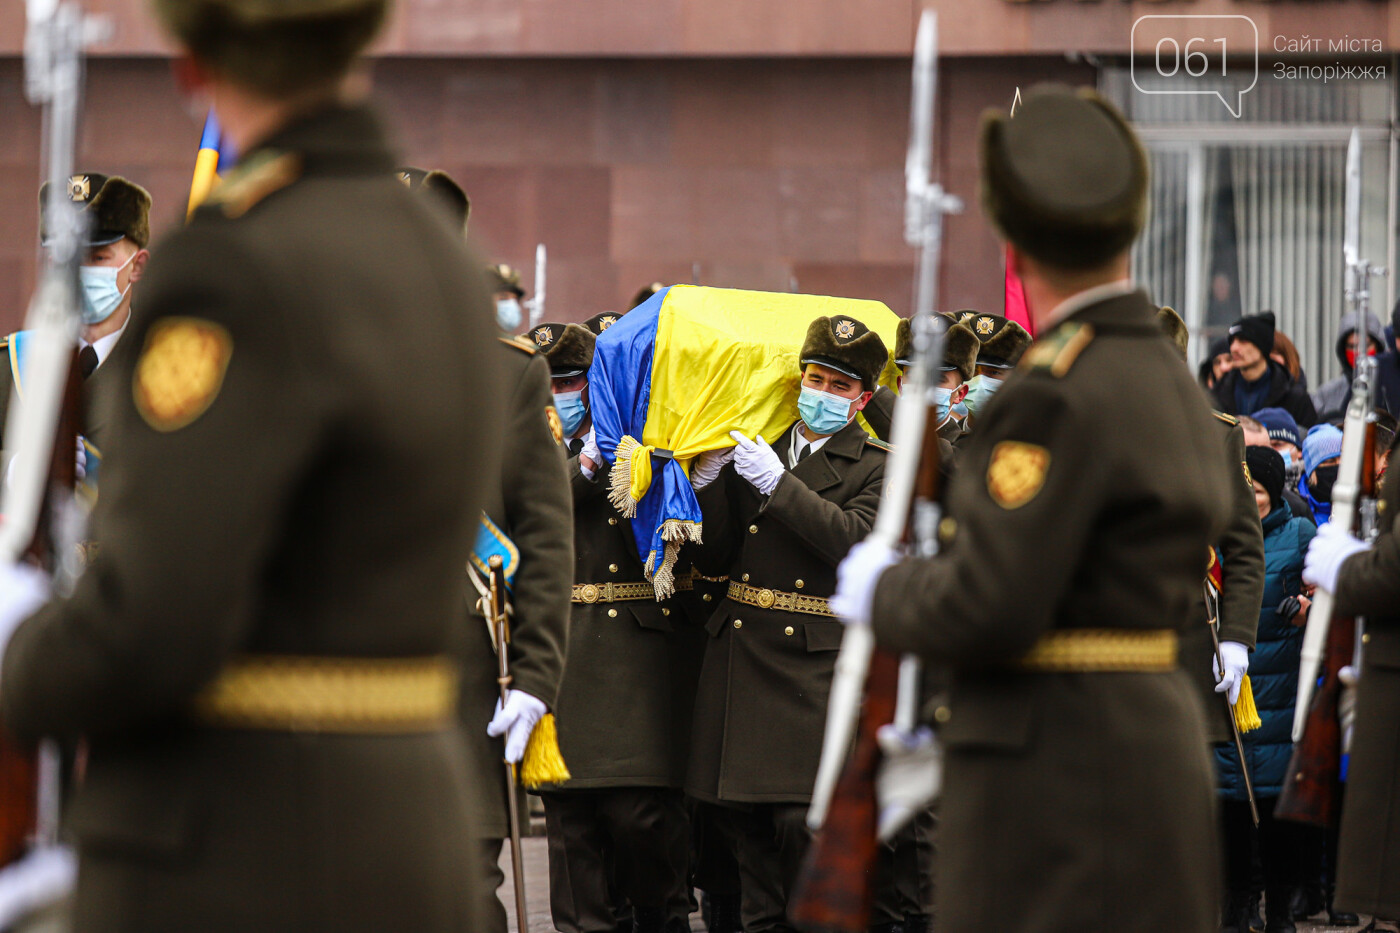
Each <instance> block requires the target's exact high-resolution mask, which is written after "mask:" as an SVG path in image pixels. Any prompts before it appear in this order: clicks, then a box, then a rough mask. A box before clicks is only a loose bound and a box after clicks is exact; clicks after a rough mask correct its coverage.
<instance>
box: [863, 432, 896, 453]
mask: <svg viewBox="0 0 1400 933" xmlns="http://www.w3.org/2000/svg"><path fill="white" fill-rule="evenodd" d="M865 443H867V444H869V445H870V446H871V447H874V448H875V449H876V450H883V451H885V452H886V453H889V452H890V451H892V450H894V445H893V444H891V443H890V442H889V441H882V440H880V439H879V438H878V437H871V436H870V435H869V434H867V435H865Z"/></svg>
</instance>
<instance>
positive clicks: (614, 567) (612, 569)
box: [608, 564, 617, 573]
mask: <svg viewBox="0 0 1400 933" xmlns="http://www.w3.org/2000/svg"><path fill="white" fill-rule="evenodd" d="M608 573H617V564H608Z"/></svg>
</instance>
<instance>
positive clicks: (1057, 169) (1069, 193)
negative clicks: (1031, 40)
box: [979, 85, 1148, 270]
mask: <svg viewBox="0 0 1400 933" xmlns="http://www.w3.org/2000/svg"><path fill="white" fill-rule="evenodd" d="M979 149H980V156H981V159H980V161H981V176H982V177H981V199H982V210H983V212H984V213H985V214H986V215H987V217H988V219H989V220H991V222H992V224H993V225H994V226H995V227H996V228H997V230H998V231H999V232H1000V233H1001V235H1002V236H1003V237H1004V238H1005V239H1006V240H1008V241H1009V242H1011V244H1012V245H1014V246H1015V247H1016V248H1017V249H1020V250H1022V251H1023V252H1025V253H1026V254H1027V255H1028V256H1031V257H1032V258H1034V259H1037V260H1040V261H1041V262H1044V263H1046V264H1048V265H1051V266H1055V267H1057V268H1061V269H1068V270H1081V269H1093V268H1096V267H1098V266H1102V265H1103V264H1104V263H1106V262H1108V261H1109V260H1110V259H1113V258H1114V257H1115V256H1118V255H1120V254H1121V253H1123V252H1124V251H1126V250H1127V249H1128V247H1129V246H1131V245H1132V242H1133V240H1134V239H1136V238H1137V235H1138V233H1139V231H1141V230H1142V226H1143V223H1144V222H1145V221H1146V219H1147V180H1148V167H1147V166H1148V163H1147V153H1146V152H1145V151H1144V150H1143V148H1142V143H1141V142H1139V141H1138V138H1137V135H1136V134H1135V133H1134V132H1133V130H1132V127H1130V126H1129V125H1128V123H1127V121H1126V120H1124V119H1123V117H1122V115H1121V114H1120V113H1119V112H1118V111H1117V110H1116V109H1115V108H1114V107H1113V105H1112V104H1110V103H1109V102H1108V101H1106V100H1104V99H1103V98H1102V97H1100V96H1099V95H1098V94H1096V93H1094V92H1093V91H1091V90H1089V89H1087V88H1085V89H1081V90H1079V91H1072V90H1070V89H1069V88H1067V87H1063V86H1056V85H1039V86H1037V87H1035V88H1032V89H1031V92H1030V93H1029V94H1028V95H1027V96H1026V97H1025V100H1024V103H1023V104H1022V106H1021V107H1020V108H1018V109H1017V111H1016V116H1015V117H1010V116H1008V115H1007V114H1006V113H1005V112H1003V111H999V110H988V111H986V112H984V113H983V115H982V128H981V134H980V141H979Z"/></svg>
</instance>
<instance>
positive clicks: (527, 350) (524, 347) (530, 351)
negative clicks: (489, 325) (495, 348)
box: [496, 336, 539, 356]
mask: <svg viewBox="0 0 1400 933" xmlns="http://www.w3.org/2000/svg"><path fill="white" fill-rule="evenodd" d="M496 339H498V340H499V341H501V343H503V344H505V345H506V346H508V347H511V348H513V349H516V350H519V351H520V352H521V353H524V354H525V355H526V356H534V355H535V354H536V353H538V352H539V351H538V350H536V349H535V345H534V344H533V343H531V342H530V341H528V340H526V339H525V338H524V337H520V336H515V337H498V338H496Z"/></svg>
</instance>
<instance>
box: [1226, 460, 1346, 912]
mask: <svg viewBox="0 0 1400 933" xmlns="http://www.w3.org/2000/svg"><path fill="white" fill-rule="evenodd" d="M1245 457H1246V461H1245V462H1246V463H1247V465H1248V467H1249V473H1250V476H1251V477H1252V479H1253V484H1254V495H1255V500H1256V501H1257V502H1258V504H1259V517H1260V520H1261V521H1262V523H1263V528H1264V601H1263V604H1262V605H1261V606H1260V608H1259V631H1258V640H1257V642H1256V644H1255V647H1254V653H1253V656H1252V657H1251V658H1250V662H1249V679H1250V681H1251V684H1252V686H1253V689H1254V702H1255V705H1256V706H1257V707H1258V709H1259V718H1260V719H1261V720H1262V721H1263V726H1261V727H1260V728H1259V729H1256V730H1253V731H1251V732H1246V733H1244V735H1243V739H1244V751H1245V755H1246V756H1247V760H1248V765H1249V773H1250V777H1251V778H1252V779H1253V781H1254V793H1255V797H1256V799H1257V801H1258V805H1259V827H1258V829H1257V830H1256V829H1255V828H1254V825H1253V822H1252V820H1251V818H1250V812H1249V798H1248V795H1247V793H1246V790H1245V784H1244V778H1243V776H1242V775H1241V773H1240V762H1239V755H1238V754H1237V753H1236V751H1235V746H1234V745H1233V744H1232V743H1227V744H1224V745H1217V746H1216V747H1215V763H1216V767H1217V769H1218V773H1219V780H1220V785H1219V789H1220V796H1221V818H1222V821H1223V824H1224V832H1225V870H1226V887H1227V898H1226V911H1225V917H1224V923H1223V925H1222V931H1238V933H1246V931H1247V930H1248V929H1249V925H1248V918H1249V915H1250V913H1251V910H1250V907H1249V898H1250V890H1249V888H1250V868H1251V865H1250V863H1251V854H1252V852H1253V850H1254V848H1255V845H1256V842H1257V846H1258V852H1259V858H1260V861H1261V862H1262V866H1263V873H1264V899H1265V916H1266V919H1267V925H1266V927H1265V929H1266V930H1267V931H1268V933H1293V930H1294V926H1293V920H1292V918H1291V914H1290V911H1289V897H1290V895H1291V893H1292V891H1293V889H1294V888H1295V887H1296V886H1298V885H1300V884H1302V883H1303V882H1304V880H1305V878H1304V875H1305V872H1306V869H1307V867H1308V865H1309V863H1310V862H1311V861H1313V859H1312V858H1310V856H1311V854H1312V853H1311V852H1310V851H1309V847H1316V846H1318V845H1319V844H1320V841H1319V840H1318V838H1317V837H1316V835H1315V834H1313V833H1312V832H1310V831H1309V829H1308V828H1307V827H1304V826H1302V825H1300V824H1298V823H1290V822H1287V821H1284V820H1275V819H1274V818H1273V811H1274V805H1275V804H1276V803H1277V802H1278V796H1279V793H1280V791H1281V790H1282V787H1283V780H1284V776H1285V774H1286V772H1287V770H1288V759H1289V756H1290V755H1292V753H1293V742H1292V738H1291V730H1292V727H1293V707H1294V704H1295V702H1296V699H1297V695H1298V662H1299V657H1300V655H1301V653H1302V645H1303V624H1304V623H1305V622H1306V619H1307V609H1308V606H1309V602H1308V598H1307V597H1306V596H1305V595H1304V593H1303V581H1302V576H1301V575H1302V570H1303V556H1304V554H1306V553H1307V550H1308V544H1309V543H1310V542H1311V541H1312V539H1313V535H1315V534H1316V533H1317V530H1316V529H1315V528H1314V527H1313V525H1312V523H1311V522H1309V521H1308V520H1307V519H1304V518H1299V517H1297V516H1295V515H1294V514H1293V512H1292V511H1291V510H1290V509H1289V507H1288V503H1287V502H1285V501H1284V499H1283V484H1284V468H1283V458H1282V457H1281V456H1279V454H1278V452H1277V451H1275V450H1272V449H1270V448H1268V447H1249V448H1246V450H1245Z"/></svg>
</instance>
